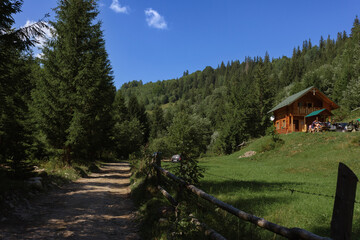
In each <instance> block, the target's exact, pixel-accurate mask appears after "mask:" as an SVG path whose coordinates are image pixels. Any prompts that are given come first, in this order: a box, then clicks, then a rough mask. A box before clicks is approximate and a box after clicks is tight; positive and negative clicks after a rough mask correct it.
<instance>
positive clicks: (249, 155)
mask: <svg viewBox="0 0 360 240" xmlns="http://www.w3.org/2000/svg"><path fill="white" fill-rule="evenodd" d="M255 154H256V152H255V151H247V152H246V153H244V154H243V155H241V156H240V157H239V158H246V157H252V156H254V155H255Z"/></svg>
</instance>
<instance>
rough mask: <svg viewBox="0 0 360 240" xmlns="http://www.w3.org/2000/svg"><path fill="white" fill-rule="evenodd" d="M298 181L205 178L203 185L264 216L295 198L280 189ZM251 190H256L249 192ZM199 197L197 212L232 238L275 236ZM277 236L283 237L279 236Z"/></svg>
mask: <svg viewBox="0 0 360 240" xmlns="http://www.w3.org/2000/svg"><path fill="white" fill-rule="evenodd" d="M295 185H301V183H293V182H264V181H239V180H224V181H222V182H218V181H201V185H200V188H201V189H202V190H204V191H205V192H207V193H209V194H211V195H214V196H215V197H216V196H219V198H221V200H223V201H224V202H226V203H227V204H230V205H232V206H234V207H236V208H238V209H239V210H242V211H245V212H247V213H249V214H253V215H255V216H257V217H264V216H267V215H268V214H269V213H270V212H273V211H276V208H277V207H278V206H281V205H282V204H290V203H291V202H292V201H293V199H292V198H291V197H287V196H283V195H280V194H278V193H277V192H278V191H283V190H282V189H283V188H289V187H294V186H295ZM249 191H250V192H251V193H255V194H249ZM197 201H198V202H199V204H196V208H197V209H196V210H195V211H196V214H197V216H198V217H199V218H200V219H202V221H203V222H205V223H206V224H208V225H209V226H210V227H211V228H213V229H215V230H216V231H218V232H219V233H220V234H222V235H223V236H225V237H226V238H228V239H273V237H274V233H272V232H269V231H267V230H264V229H262V228H260V227H256V226H255V225H253V224H251V223H249V222H246V221H244V220H241V219H239V218H237V217H235V216H233V215H232V214H230V213H228V212H226V211H224V210H221V209H219V208H218V207H216V206H214V205H212V204H210V203H209V202H207V201H205V200H203V199H201V200H200V199H197ZM267 220H268V219H267ZM274 223H277V222H276V221H275V222H274ZM277 239H281V238H280V237H277Z"/></svg>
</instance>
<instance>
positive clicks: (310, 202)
mask: <svg viewBox="0 0 360 240" xmlns="http://www.w3.org/2000/svg"><path fill="white" fill-rule="evenodd" d="M281 139H283V140H284V144H280V145H277V146H275V148H273V147H269V146H271V143H272V140H271V138H270V137H263V138H260V139H257V140H254V141H252V142H251V143H250V144H248V146H246V147H245V148H243V149H242V150H241V151H238V152H236V153H234V154H232V155H228V156H221V157H207V158H202V159H200V165H201V166H202V167H203V168H205V170H206V172H205V174H204V178H203V179H202V181H201V184H200V188H202V189H203V190H204V191H206V192H208V193H210V194H212V195H214V196H216V197H217V198H219V199H220V200H222V201H224V202H226V203H229V204H232V205H234V206H236V207H237V208H239V209H240V210H243V211H246V212H248V213H252V214H254V215H256V216H258V217H262V218H265V219H266V220H269V221H272V222H274V223H277V224H280V225H283V226H286V227H289V228H291V227H299V228H303V229H306V230H308V231H311V232H314V233H316V234H318V235H322V236H329V235H330V221H331V216H332V210H333V204H334V199H333V198H332V197H331V196H334V195H335V189H336V181H337V169H338V163H339V162H343V163H345V164H346V165H347V166H348V167H350V169H352V170H353V171H354V172H355V174H356V175H357V176H360V133H330V132H329V133H317V134H308V133H293V134H288V135H282V136H281ZM247 151H256V152H257V154H256V155H254V156H252V157H247V158H239V156H241V155H243V154H244V153H245V152H247ZM169 167H170V166H169ZM291 189H294V190H296V191H291ZM298 191H300V192H309V193H314V194H306V193H300V192H298ZM356 201H358V202H360V192H359V191H358V192H357V198H356ZM203 204H204V206H206V207H205V209H206V210H205V211H204V210H203V211H201V210H197V214H198V216H199V217H200V218H201V219H202V220H203V221H204V222H206V223H208V225H210V226H211V227H212V228H214V229H216V230H217V231H219V232H220V233H222V234H223V235H224V236H226V237H227V238H228V239H281V237H280V236H276V235H274V234H273V233H270V232H268V231H265V230H263V229H261V228H258V227H254V226H253V225H252V224H250V223H245V222H243V221H241V220H240V221H239V220H238V219H236V218H235V217H232V216H231V215H230V214H227V213H225V212H224V211H222V210H220V209H217V208H213V207H211V206H209V205H207V203H205V202H204V203H203ZM214 216H216V217H214ZM359 226H360V204H355V210H354V222H353V239H359V237H360V227H359Z"/></svg>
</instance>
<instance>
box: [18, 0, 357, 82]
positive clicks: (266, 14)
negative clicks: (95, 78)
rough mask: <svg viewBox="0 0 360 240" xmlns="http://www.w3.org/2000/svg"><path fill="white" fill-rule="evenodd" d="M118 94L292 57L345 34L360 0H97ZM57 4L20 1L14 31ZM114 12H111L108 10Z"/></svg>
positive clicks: (54, 1)
mask: <svg viewBox="0 0 360 240" xmlns="http://www.w3.org/2000/svg"><path fill="white" fill-rule="evenodd" d="M98 3H99V10H100V14H99V17H98V18H99V20H101V21H102V23H103V25H102V28H103V30H104V37H105V41H106V49H107V52H108V54H109V58H110V61H111V65H112V67H113V71H114V78H115V80H114V82H115V86H116V87H117V88H119V87H121V85H122V84H123V83H125V82H128V81H132V80H142V81H143V82H144V83H146V82H150V81H152V82H155V81H157V80H167V79H172V78H177V77H181V76H182V74H183V72H184V71H185V70H189V72H190V73H191V72H194V71H196V70H202V69H204V68H205V67H206V66H212V67H214V68H216V67H217V66H218V65H219V64H220V63H221V61H224V62H225V63H226V62H227V61H231V60H240V61H243V60H244V58H245V57H246V56H251V57H254V56H264V54H265V52H266V51H268V53H269V55H270V57H275V58H277V57H281V56H283V55H286V56H291V53H292V49H293V48H294V47H297V46H299V45H300V46H301V45H302V42H303V40H306V39H311V40H312V43H313V44H318V42H319V39H320V36H323V37H324V38H325V39H326V38H327V36H328V35H330V36H331V38H335V39H336V35H337V33H338V32H342V31H344V30H345V31H346V32H347V33H350V29H351V27H352V23H353V20H354V18H355V16H356V15H360V2H359V0H342V1H338V0H315V1H314V0H302V1H294V0H273V1H270V0H253V1H243V0H182V1H176V0H99V1H98ZM56 5H57V0H31V1H30V0H25V1H24V4H23V7H22V12H21V13H19V14H17V15H15V20H16V26H23V25H25V24H26V22H27V21H36V20H39V19H41V18H42V17H43V16H44V15H45V14H46V13H50V15H51V18H54V16H55V14H54V12H53V11H52V8H54V7H56ZM111 6H112V7H111Z"/></svg>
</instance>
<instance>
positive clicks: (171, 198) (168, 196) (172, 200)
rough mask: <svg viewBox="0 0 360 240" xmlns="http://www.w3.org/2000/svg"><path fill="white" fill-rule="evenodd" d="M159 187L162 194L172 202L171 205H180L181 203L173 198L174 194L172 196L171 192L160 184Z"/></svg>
mask: <svg viewBox="0 0 360 240" xmlns="http://www.w3.org/2000/svg"><path fill="white" fill-rule="evenodd" d="M157 188H158V189H159V191H160V192H161V194H162V195H163V196H164V197H165V198H166V199H167V200H168V201H169V202H170V203H171V205H173V206H174V207H176V206H177V205H179V203H178V202H177V201H176V200H175V199H174V198H173V196H171V195H170V193H168V192H167V191H166V190H165V189H163V188H162V187H160V186H157Z"/></svg>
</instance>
